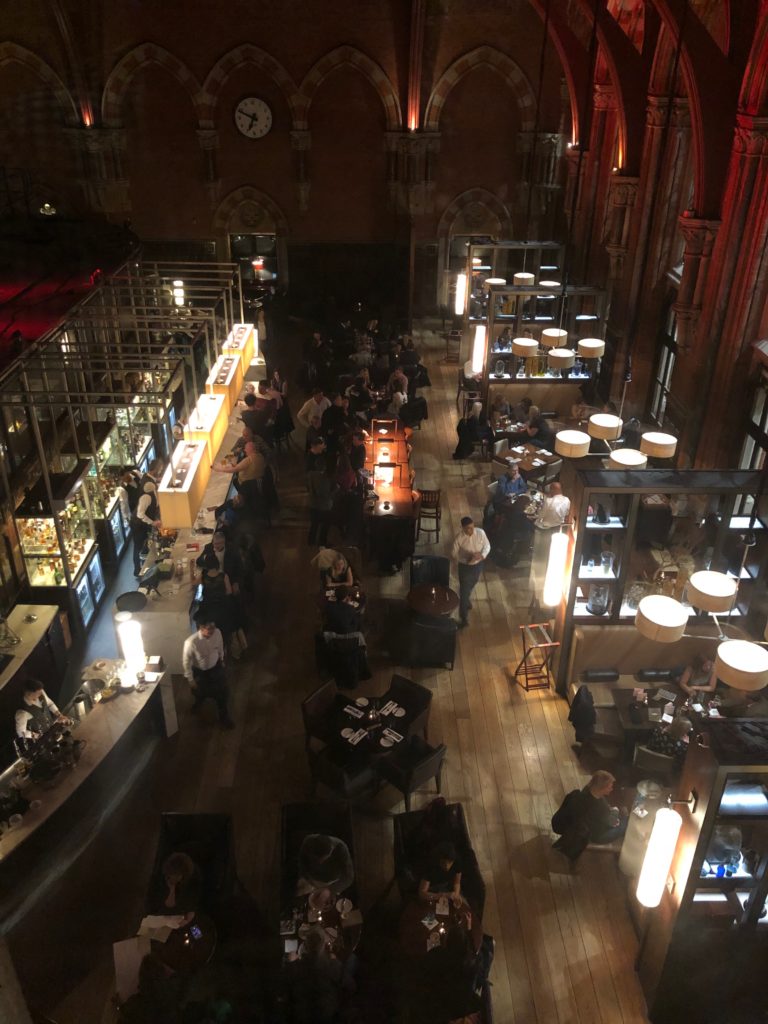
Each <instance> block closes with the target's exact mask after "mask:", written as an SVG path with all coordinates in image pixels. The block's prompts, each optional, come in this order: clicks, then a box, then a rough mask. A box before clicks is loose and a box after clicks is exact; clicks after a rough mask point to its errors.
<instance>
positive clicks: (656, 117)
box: [645, 95, 691, 128]
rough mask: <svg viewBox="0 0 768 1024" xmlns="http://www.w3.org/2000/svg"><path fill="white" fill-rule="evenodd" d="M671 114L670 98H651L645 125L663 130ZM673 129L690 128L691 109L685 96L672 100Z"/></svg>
mask: <svg viewBox="0 0 768 1024" xmlns="http://www.w3.org/2000/svg"><path fill="white" fill-rule="evenodd" d="M668 112H669V97H668V96H653V95H652V96H649V97H648V100H647V103H646V108H645V123H646V124H647V125H648V126H649V127H650V128H663V127H664V125H665V124H666V123H667V114H668ZM669 123H670V126H671V127H672V128H688V127H690V124H691V108H690V105H689V103H688V100H687V98H686V97H685V96H675V97H674V99H673V100H672V114H671V116H670V119H669Z"/></svg>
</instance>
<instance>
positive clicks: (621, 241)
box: [603, 175, 640, 278]
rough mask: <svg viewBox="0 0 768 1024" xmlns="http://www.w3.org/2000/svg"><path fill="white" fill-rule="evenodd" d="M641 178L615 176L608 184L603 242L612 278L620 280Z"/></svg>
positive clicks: (627, 250) (627, 249)
mask: <svg viewBox="0 0 768 1024" xmlns="http://www.w3.org/2000/svg"><path fill="white" fill-rule="evenodd" d="M639 182H640V179H639V178H631V177H628V176H625V175H614V176H613V177H612V178H611V179H610V181H609V183H608V208H607V211H606V218H605V230H604V232H603V242H604V243H605V249H606V252H607V253H608V255H609V257H610V260H611V277H612V278H618V277H620V276H621V274H622V272H623V270H624V260H625V259H626V256H627V253H628V252H629V232H630V227H631V223H632V210H633V208H634V206H635V203H636V202H637V193H638V187H639Z"/></svg>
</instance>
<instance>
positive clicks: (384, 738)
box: [379, 736, 395, 747]
mask: <svg viewBox="0 0 768 1024" xmlns="http://www.w3.org/2000/svg"><path fill="white" fill-rule="evenodd" d="M379 743H380V744H381V745H382V747H394V745H395V741H394V740H391V739H390V738H389V736H382V737H381V739H380V740H379Z"/></svg>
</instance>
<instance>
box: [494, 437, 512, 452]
mask: <svg viewBox="0 0 768 1024" xmlns="http://www.w3.org/2000/svg"><path fill="white" fill-rule="evenodd" d="M506 451H509V439H508V438H506V437H502V438H501V440H499V441H494V442H493V454H494V455H501V453H502V452H506Z"/></svg>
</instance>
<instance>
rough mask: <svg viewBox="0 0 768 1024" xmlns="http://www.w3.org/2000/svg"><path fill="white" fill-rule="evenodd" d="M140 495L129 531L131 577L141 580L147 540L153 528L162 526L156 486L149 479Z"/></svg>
mask: <svg viewBox="0 0 768 1024" xmlns="http://www.w3.org/2000/svg"><path fill="white" fill-rule="evenodd" d="M142 491H143V493H142V495H141V497H140V498H139V500H138V503H137V505H136V511H135V512H134V514H133V516H132V518H131V531H132V533H133V575H134V577H135V578H136V579H137V580H138V579H141V565H142V562H143V560H144V556H145V554H146V549H147V545H148V544H149V538H150V535H151V533H152V529H153V527H157V528H158V529H159V528H160V527H161V526H162V525H163V524H162V521H161V519H160V505H159V503H158V500H157V485H156V484H155V483H154V482H153V480H151V479H147V480H146V481H145V483H144V486H143V488H142Z"/></svg>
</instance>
